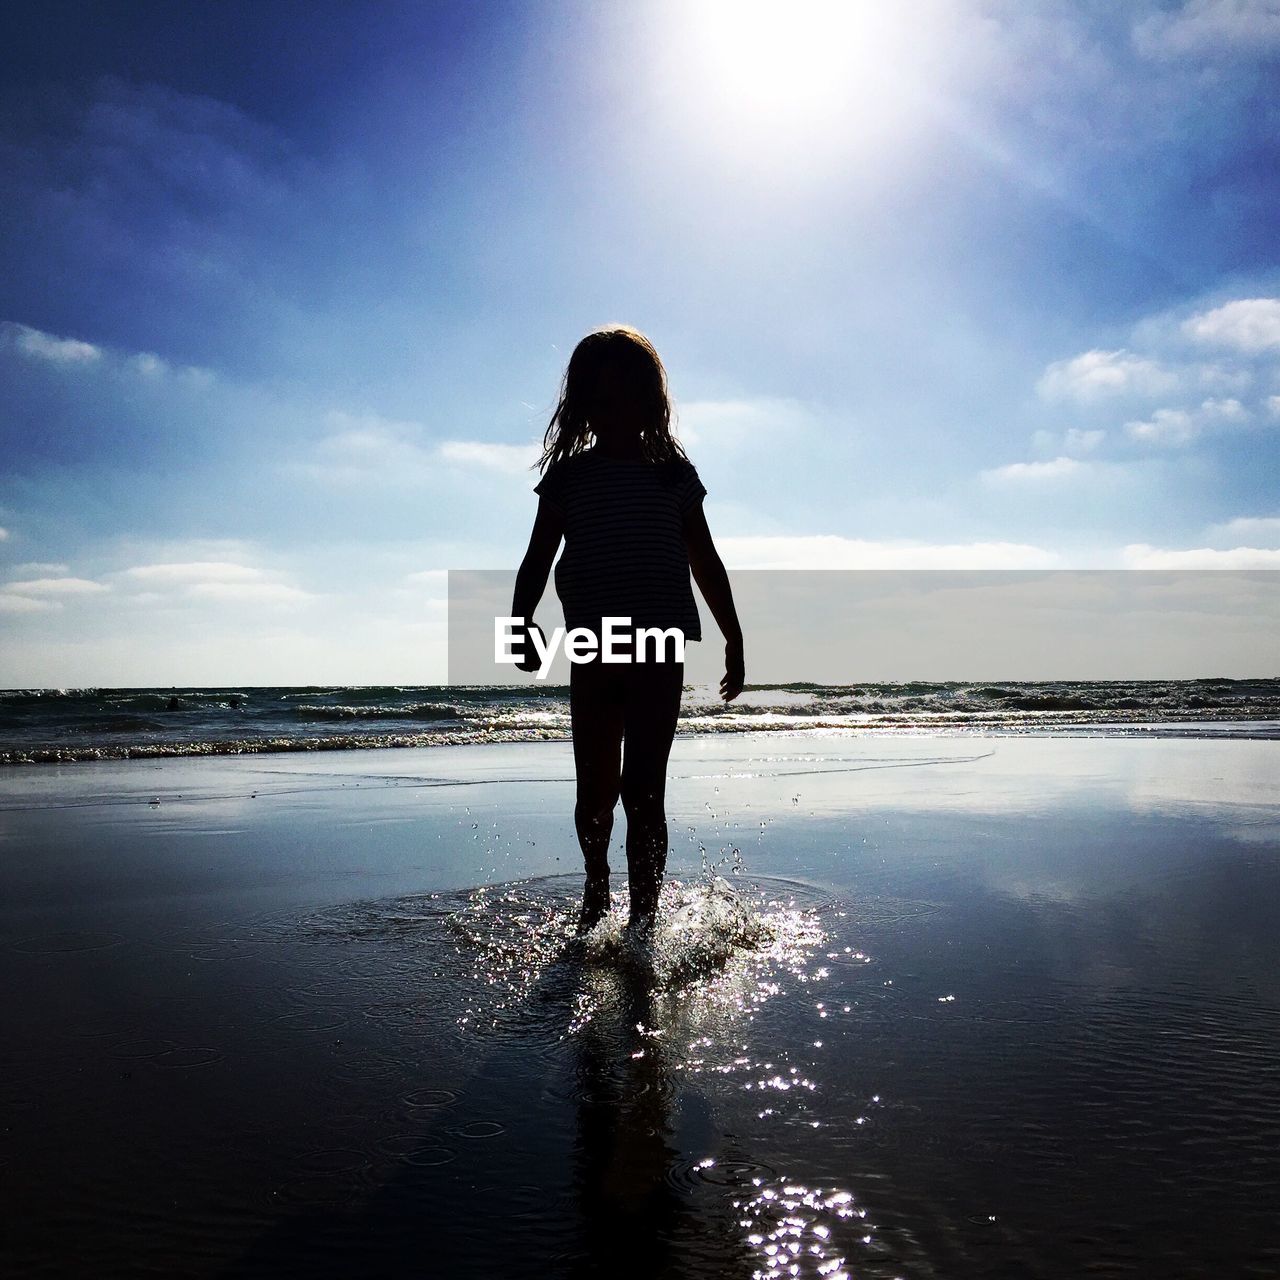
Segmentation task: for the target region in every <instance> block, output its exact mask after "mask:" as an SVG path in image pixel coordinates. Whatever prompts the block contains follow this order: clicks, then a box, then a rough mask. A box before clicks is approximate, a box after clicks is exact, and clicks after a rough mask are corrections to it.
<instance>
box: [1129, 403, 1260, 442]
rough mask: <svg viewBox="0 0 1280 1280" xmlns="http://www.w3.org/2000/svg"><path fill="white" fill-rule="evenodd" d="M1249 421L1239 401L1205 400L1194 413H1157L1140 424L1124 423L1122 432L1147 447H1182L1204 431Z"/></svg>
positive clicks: (1184, 410)
mask: <svg viewBox="0 0 1280 1280" xmlns="http://www.w3.org/2000/svg"><path fill="white" fill-rule="evenodd" d="M1249 420H1250V417H1249V411H1248V410H1247V409H1246V408H1245V407H1244V405H1242V404H1241V403H1240V401H1239V400H1235V399H1226V400H1204V401H1202V402H1201V403H1200V406H1199V407H1198V408H1196V409H1157V410H1156V411H1155V413H1153V414H1152V415H1151V417H1150V418H1148V419H1146V420H1145V421H1141V422H1126V423H1125V424H1124V429H1125V431H1127V432H1128V434H1129V435H1130V436H1131V437H1132V438H1133V439H1134V440H1142V441H1145V442H1147V443H1149V444H1164V445H1183V444H1189V443H1190V442H1191V441H1192V440H1195V439H1196V438H1197V437H1199V436H1200V435H1201V434H1202V433H1203V431H1204V430H1205V428H1206V427H1214V426H1224V425H1225V426H1235V425H1238V424H1240V423H1245V422H1248V421H1249Z"/></svg>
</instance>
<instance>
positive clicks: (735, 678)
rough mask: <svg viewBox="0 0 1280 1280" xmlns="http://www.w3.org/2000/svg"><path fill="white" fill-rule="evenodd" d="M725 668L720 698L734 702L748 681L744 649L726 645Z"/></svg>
mask: <svg viewBox="0 0 1280 1280" xmlns="http://www.w3.org/2000/svg"><path fill="white" fill-rule="evenodd" d="M724 666H725V672H724V679H723V680H721V681H720V696H721V697H722V698H723V699H724V700H725V701H726V702H732V701H733V700H734V698H736V697H737V696H738V694H740V693H741V692H742V686H743V684H744V683H745V681H746V670H745V668H744V666H743V661H742V649H741V648H735V647H734V646H732V645H725V647H724Z"/></svg>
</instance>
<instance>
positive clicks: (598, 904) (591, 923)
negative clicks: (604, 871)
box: [576, 880, 609, 933]
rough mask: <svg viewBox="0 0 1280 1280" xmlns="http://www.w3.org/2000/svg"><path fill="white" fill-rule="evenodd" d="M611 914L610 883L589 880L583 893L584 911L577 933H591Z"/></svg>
mask: <svg viewBox="0 0 1280 1280" xmlns="http://www.w3.org/2000/svg"><path fill="white" fill-rule="evenodd" d="M608 914H609V881H608V880H588V881H587V884H586V888H584V889H583V891H582V911H581V913H580V914H579V916H578V927H577V930H576V932H578V933H589V932H590V931H591V930H592V929H594V928H595V927H596V925H598V924H599V923H600V921H601V920H603V919H604V918H605V916H607V915H608Z"/></svg>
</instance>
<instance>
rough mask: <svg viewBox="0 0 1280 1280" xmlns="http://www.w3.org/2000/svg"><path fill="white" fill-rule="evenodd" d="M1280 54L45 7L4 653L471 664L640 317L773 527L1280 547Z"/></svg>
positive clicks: (26, 199) (913, 538)
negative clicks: (605, 351)
mask: <svg viewBox="0 0 1280 1280" xmlns="http://www.w3.org/2000/svg"><path fill="white" fill-rule="evenodd" d="M1278 86H1280V3H1277V0H1256V2H1253V3H1251V2H1249V0H1191V2H1190V3H1186V4H1181V5H1180V4H1162V5H1154V4H1140V3H1133V4H1125V5H1115V4H1112V3H1097V4H1090V3H1073V4H1061V5H1058V4H1052V3H1038V4H1036V5H1025V4H1015V3H1009V4H978V3H959V2H942V0H940V2H938V3H927V2H925V3H918V4H911V5H905V6H902V5H888V4H880V5H874V4H867V5H862V4H858V3H853V2H851V3H847V4H835V3H832V4H821V3H812V4H807V5H806V4H804V3H796V4H792V5H787V6H776V7H775V6H769V5H763V4H761V5H754V6H753V5H752V4H750V3H740V4H734V5H726V4H718V3H713V2H712V0H705V2H704V3H701V4H698V3H693V2H690V3H656V2H654V3H643V2H640V0H633V2H632V3H628V4H625V5H623V4H618V5H599V4H588V3H555V4H539V3H528V4H516V3H509V4H484V3H466V4H462V3H459V4H444V3H441V4H435V5H425V4H403V5H397V4H394V3H386V4H379V5H373V6H353V5H348V4H338V3H333V4H325V3H314V2H309V3H306V4H302V3H296V4H295V3H283V2H274V3H268V4H236V3H225V4H217V5H214V4H194V5H190V6H174V5H170V4H146V3H132V4H114V5H112V4H93V3H85V2H80V3H75V4H59V3H48V4H43V5H40V6H19V7H15V6H9V7H8V8H7V9H6V10H5V13H4V15H3V17H0V182H2V183H3V187H2V190H0V196H2V198H0V227H2V229H3V234H2V235H0V405H2V406H3V407H2V408H0V457H3V463H2V464H0V530H3V533H0V636H3V645H2V646H0V685H3V686H25V685H57V686H65V685H82V684H97V685H114V684H174V683H176V684H197V683H214V682H217V683H227V684H254V683H328V682H333V683H380V682H406V683H409V682H412V683H422V682H430V681H433V680H439V679H443V678H444V672H445V655H444V636H445V628H444V594H445V571H446V570H448V569H451V568H454V569H457V568H473V569H477V568H483V569H497V568H510V569H514V568H515V566H516V565H517V564H518V562H519V559H520V557H521V555H522V553H523V551H524V546H525V543H526V541H527V537H528V530H529V526H530V523H531V521H532V517H533V512H534V507H535V501H536V500H535V498H534V497H533V495H532V494H531V492H530V490H531V487H532V484H533V483H534V481H535V479H536V476H535V475H534V473H532V472H530V471H529V470H528V469H527V468H528V464H529V462H530V461H531V460H532V458H533V456H534V449H535V444H536V441H537V440H539V439H540V437H541V434H542V431H543V430H544V429H545V426H546V421H547V418H548V416H549V414H550V412H551V409H552V408H553V407H554V403H555V394H556V389H557V385H558V380H559V377H560V373H561V371H562V369H563V367H564V363H565V361H566V360H567V358H568V355H569V352H570V351H571V350H572V348H573V346H574V344H575V343H576V342H577V341H578V339H579V338H580V337H581V336H582V335H583V334H584V333H586V332H587V331H588V330H590V329H591V328H593V327H595V326H597V325H600V324H604V323H607V322H610V321H616V320H623V321H626V322H628V323H631V324H635V325H637V326H639V327H640V328H642V329H644V330H645V331H646V332H647V333H648V334H649V335H650V336H651V337H652V338H653V339H654V341H655V343H656V345H657V347H658V349H659V351H660V352H661V353H662V354H663V357H664V360H665V361H666V363H667V366H668V371H669V375H670V379H671V385H672V391H673V394H674V398H675V403H676V408H677V413H678V428H679V431H680V434H681V437H682V439H683V440H684V441H685V444H686V447H687V449H688V452H689V453H690V456H691V457H692V458H693V460H694V462H695V463H696V464H697V466H698V468H699V472H700V474H701V475H702V478H703V480H704V483H705V484H706V486H707V489H708V491H709V492H708V497H707V500H706V511H707V516H708V521H709V523H710V525H711V528H712V531H713V533H714V534H715V536H716V539H717V543H718V545H719V546H720V548H721V552H722V554H723V556H724V558H725V561H726V563H727V564H728V566H729V568H730V570H731V571H732V570H733V569H734V568H735V567H736V568H752V567H758V568H774V567H804V568H814V567H822V566H830V567H840V568H856V567H875V568H879V567H891V568H911V567H920V568H950V567H956V568H1002V567H1016V568H1039V567H1046V568H1127V569H1133V568H1179V567H1189V568H1216V567H1222V568H1233V567H1235V568H1280V497H1278V496H1277V484H1276V476H1277V474H1278V473H1280V468H1278V467H1277V463H1278V462H1280V258H1278V255H1277V250H1278V249H1280V223H1278V222H1277V220H1276V219H1275V217H1274V210H1275V209H1276V208H1277V207H1280V141H1277V139H1280V129H1278V128H1277V125H1278V124H1280V96H1278V95H1277V92H1276V90H1277V87H1278ZM544 607H546V608H548V609H549V610H553V609H554V607H555V601H554V594H553V588H552V587H551V586H550V585H549V586H548V595H547V599H546V604H545V606H544Z"/></svg>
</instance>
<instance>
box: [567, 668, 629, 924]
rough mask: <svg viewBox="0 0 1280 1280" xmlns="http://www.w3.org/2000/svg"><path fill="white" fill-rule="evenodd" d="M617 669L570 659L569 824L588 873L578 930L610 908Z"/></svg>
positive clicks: (618, 731) (619, 723) (618, 724)
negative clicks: (572, 788)
mask: <svg viewBox="0 0 1280 1280" xmlns="http://www.w3.org/2000/svg"><path fill="white" fill-rule="evenodd" d="M614 670H616V668H613V669H611V668H606V667H602V665H601V664H600V663H598V662H595V663H583V662H574V663H570V670H569V719H570V723H571V725H572V730H573V762H574V767H575V772H576V773H577V779H578V785H577V802H576V804H575V806H574V810H573V823H574V826H575V827H576V828H577V832H578V843H579V844H580V845H581V846H582V860H583V864H584V866H585V868H586V872H587V880H586V887H585V889H584V890H583V895H582V916H581V918H580V919H579V921H578V927H579V929H580V930H581V929H590V928H591V927H592V926H594V925H595V924H597V923H598V922H599V921H600V920H601V919H602V918H603V917H604V916H605V915H606V913H607V912H608V910H609V860H608V855H609V837H610V835H611V834H612V833H613V810H614V807H615V806H616V805H617V803H618V795H619V793H620V791H621V758H622V730H623V708H622V701H621V696H620V690H619V688H618V685H617V681H616V679H613V678H611V677H612V674H613V671H614Z"/></svg>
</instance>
